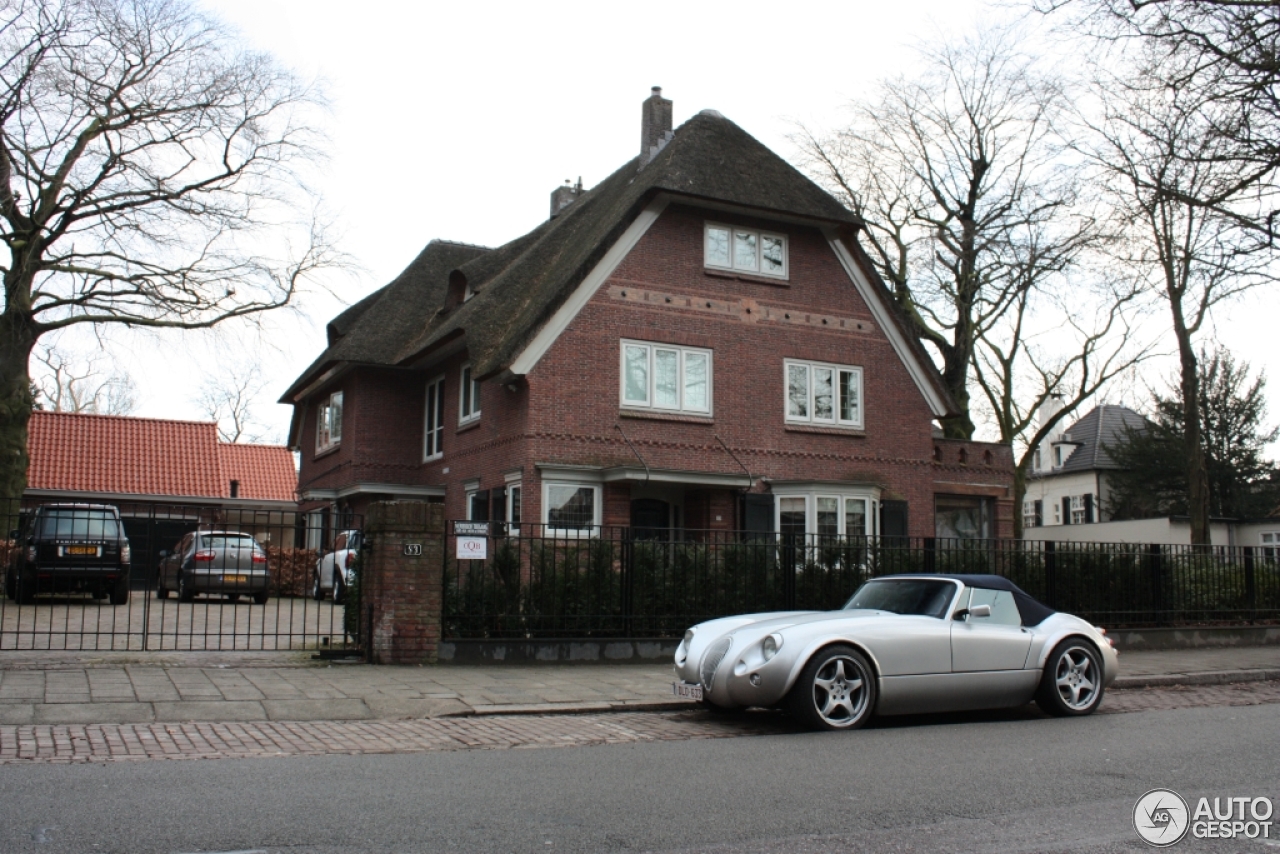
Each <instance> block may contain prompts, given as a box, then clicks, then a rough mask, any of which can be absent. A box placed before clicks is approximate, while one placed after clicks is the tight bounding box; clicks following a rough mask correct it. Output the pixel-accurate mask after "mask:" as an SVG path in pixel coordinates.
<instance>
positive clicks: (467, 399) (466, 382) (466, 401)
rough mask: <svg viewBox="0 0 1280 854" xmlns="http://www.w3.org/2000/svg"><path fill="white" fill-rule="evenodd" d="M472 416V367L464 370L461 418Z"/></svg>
mask: <svg viewBox="0 0 1280 854" xmlns="http://www.w3.org/2000/svg"><path fill="white" fill-rule="evenodd" d="M470 414H471V367H470V366H467V367H465V368H463V369H462V406H461V416H462V417H463V418H466V417H467V416H468V415H470Z"/></svg>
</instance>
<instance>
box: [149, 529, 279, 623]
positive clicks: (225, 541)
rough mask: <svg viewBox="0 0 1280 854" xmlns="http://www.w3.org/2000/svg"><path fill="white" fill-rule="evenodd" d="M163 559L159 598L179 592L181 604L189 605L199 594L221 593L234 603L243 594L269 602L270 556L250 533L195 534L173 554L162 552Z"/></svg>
mask: <svg viewBox="0 0 1280 854" xmlns="http://www.w3.org/2000/svg"><path fill="white" fill-rule="evenodd" d="M160 558H161V559H160V573H159V578H158V580H157V581H156V598H158V599H168V598H169V593H170V591H176V592H177V594H178V599H179V601H182V602H190V601H191V600H192V599H194V598H195V595H196V594H197V593H214V594H220V595H223V596H226V597H227V598H228V599H230V600H231V601H232V602H234V601H236V600H237V599H239V598H240V597H241V596H242V595H249V596H252V597H253V601H254V602H256V603H257V604H259V605H263V604H265V603H266V601H267V593H268V591H267V587H268V585H269V584H270V582H271V576H270V574H269V572H268V571H267V553H266V551H264V550H263V548H262V546H260V545H258V542H257V541H256V540H255V539H254V538H253V537H252V536H250V535H249V534H245V533H241V532H239V531H192V532H191V533H189V534H187V535H186V536H184V537H183V538H182V539H181V540H179V541H178V544H177V545H176V546H174V547H173V551H172V552H168V551H162V552H160Z"/></svg>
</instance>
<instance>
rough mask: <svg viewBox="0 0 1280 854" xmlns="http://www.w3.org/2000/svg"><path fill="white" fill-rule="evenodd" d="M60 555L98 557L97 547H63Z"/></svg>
mask: <svg viewBox="0 0 1280 854" xmlns="http://www.w3.org/2000/svg"><path fill="white" fill-rule="evenodd" d="M62 553H63V554H64V555H88V556H89V557H97V556H98V547H97V546H63V547H62Z"/></svg>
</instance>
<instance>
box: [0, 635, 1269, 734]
mask: <svg viewBox="0 0 1280 854" xmlns="http://www.w3.org/2000/svg"><path fill="white" fill-rule="evenodd" d="M1120 665H1121V673H1122V681H1121V682H1120V683H1118V684H1117V687H1121V686H1123V685H1129V686H1132V685H1133V684H1135V680H1136V681H1138V682H1145V683H1161V682H1164V683H1169V682H1183V683H1185V682H1214V681H1239V680H1241V679H1243V678H1247V677H1249V676H1252V677H1253V678H1258V677H1270V678H1280V646H1265V647H1245V648H1227V649H1201V650H1175V651H1168V652H1130V653H1123V654H1121V656H1120ZM671 679H672V673H671V665H670V664H669V663H666V662H664V663H661V664H643V665H636V664H544V665H521V666H501V665H485V666H476V667H464V666H453V665H450V666H440V667H372V666H368V665H363V664H358V663H357V664H339V663H326V662H318V661H312V660H311V659H309V658H303V657H300V656H298V655H297V654H288V653H286V654H272V653H263V652H256V653H147V654H136V653H135V654H113V653H48V652H46V653H32V652H19V653H8V652H6V653H0V724H10V725H21V724H94V723H119V724H123V723H153V722H161V723H163V722H187V721H209V722H221V723H230V722H237V721H239V722H244V721H335V720H366V721H368V720H407V719H418V718H439V717H445V716H451V715H465V714H472V713H483V714H501V713H508V712H516V711H519V712H556V711H570V710H572V711H579V712H584V711H585V712H589V711H609V710H618V709H622V710H626V709H650V710H653V709H662V708H670V707H672V704H673V700H672V697H671Z"/></svg>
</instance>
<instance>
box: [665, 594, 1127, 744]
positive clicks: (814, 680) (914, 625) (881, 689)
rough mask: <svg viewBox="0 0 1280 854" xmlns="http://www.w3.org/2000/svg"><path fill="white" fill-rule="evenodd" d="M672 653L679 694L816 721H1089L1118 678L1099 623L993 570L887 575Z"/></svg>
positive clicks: (688, 637) (815, 724)
mask: <svg viewBox="0 0 1280 854" xmlns="http://www.w3.org/2000/svg"><path fill="white" fill-rule="evenodd" d="M675 660H676V676H677V678H678V681H677V682H675V683H674V685H673V690H674V692H675V694H676V695H677V696H681V697H688V698H692V699H696V700H701V701H702V702H703V703H704V704H706V705H707V706H708V707H710V708H713V709H733V708H746V707H749V706H766V707H773V706H779V707H783V708H786V709H787V710H788V711H790V712H791V714H793V715H794V716H795V717H796V718H798V719H799V720H800V721H802V722H803V723H805V724H806V725H808V726H810V727H812V728H814V729H855V728H857V727H860V726H862V725H863V724H865V723H866V722H867V720H868V719H869V718H870V717H871V716H872V715H873V714H885V715H900V714H914V713H919V712H945V711H962V710H968V709H993V708H1002V707H1009V706H1019V705H1023V704H1025V703H1029V702H1031V701H1032V700H1035V701H1036V703H1037V704H1039V705H1040V707H1041V708H1043V709H1044V710H1045V711H1046V712H1048V713H1049V714H1052V715H1061V716H1065V715H1087V714H1089V713H1090V712H1092V711H1093V710H1094V709H1096V708H1098V704H1099V703H1100V702H1102V693H1103V690H1104V689H1105V688H1106V686H1107V685H1110V684H1111V682H1112V681H1114V680H1115V678H1116V675H1117V674H1118V673H1119V661H1118V658H1117V655H1116V651H1115V648H1114V647H1113V646H1112V644H1111V642H1110V640H1109V639H1108V638H1107V637H1106V632H1105V630H1104V629H1100V628H1097V627H1095V626H1092V625H1090V624H1089V623H1087V622H1086V621H1084V620H1081V619H1080V618H1078V617H1073V616H1071V615H1070V614H1062V613H1058V612H1055V611H1053V610H1052V609H1050V608H1048V607H1046V606H1044V605H1042V604H1040V603H1039V602H1037V601H1036V600H1035V599H1032V598H1031V597H1030V596H1029V595H1027V594H1026V593H1024V592H1023V591H1022V590H1020V589H1019V588H1018V587H1017V585H1015V584H1013V583H1012V582H1010V581H1009V580H1008V579H1006V578H1001V577H999V576H995V575H891V576H885V577H882V578H877V579H874V580H872V581H868V582H867V583H865V584H863V585H862V587H860V588H859V589H858V591H857V592H856V593H854V595H853V598H851V599H850V600H849V602H848V603H847V604H846V605H845V606H844V608H843V609H842V610H839V611H821V612H818V611H788V612H780V613H769V614H747V615H745V616H740V617H725V618H723V619H718V620H709V621H707V622H705V623H700V624H699V625H696V626H694V627H693V628H691V629H689V631H687V632H686V633H685V636H684V639H683V640H682V641H681V643H680V645H679V647H677V649H676V656H675Z"/></svg>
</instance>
